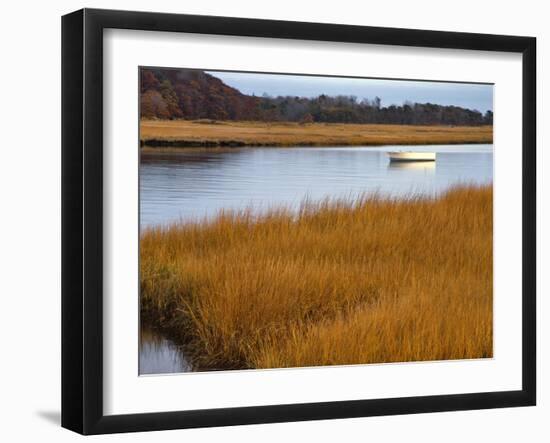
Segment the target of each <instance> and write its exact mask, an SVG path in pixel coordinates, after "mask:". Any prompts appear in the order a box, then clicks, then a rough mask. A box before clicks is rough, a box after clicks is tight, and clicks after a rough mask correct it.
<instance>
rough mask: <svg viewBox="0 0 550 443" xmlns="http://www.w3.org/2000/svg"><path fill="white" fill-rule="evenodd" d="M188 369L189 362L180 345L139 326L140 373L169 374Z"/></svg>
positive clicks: (187, 370) (189, 369) (152, 330)
mask: <svg viewBox="0 0 550 443" xmlns="http://www.w3.org/2000/svg"><path fill="white" fill-rule="evenodd" d="M190 371H191V363H190V362H189V361H188V360H187V359H186V358H185V355H184V353H183V350H182V349H181V347H180V346H178V345H176V344H175V343H174V342H173V341H171V340H168V339H167V338H165V337H163V336H162V335H161V334H160V333H158V331H155V330H154V329H151V328H148V327H141V330H140V340H139V373H140V374H142V375H145V374H169V373H174V372H190Z"/></svg>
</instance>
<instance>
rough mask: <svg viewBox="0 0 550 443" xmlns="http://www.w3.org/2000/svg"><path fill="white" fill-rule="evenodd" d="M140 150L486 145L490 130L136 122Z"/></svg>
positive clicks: (174, 121)
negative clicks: (149, 147)
mask: <svg viewBox="0 0 550 443" xmlns="http://www.w3.org/2000/svg"><path fill="white" fill-rule="evenodd" d="M140 138H141V141H142V142H143V143H144V144H150V145H155V144H159V145H161V144H163V143H167V144H173V145H174V146H178V143H179V144H181V145H182V146H194V145H196V146H203V145H206V146H219V145H231V144H235V145H239V144H241V145H243V146H344V145H345V146H356V145H359V146H369V145H419V144H458V143H492V142H493V127H492V126H452V127H451V126H420V125H417V126H415V125H378V124H348V123H311V124H306V125H302V124H299V123H288V122H286V123H285V122H268V123H264V122H242V121H239V122H229V121H224V122H209V121H189V120H141V122H140Z"/></svg>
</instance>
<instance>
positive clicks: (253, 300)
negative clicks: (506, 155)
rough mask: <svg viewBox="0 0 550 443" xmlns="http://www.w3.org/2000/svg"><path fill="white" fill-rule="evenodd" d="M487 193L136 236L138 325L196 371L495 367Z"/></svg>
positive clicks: (307, 206) (312, 209) (328, 208)
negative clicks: (438, 363) (427, 364)
mask: <svg viewBox="0 0 550 443" xmlns="http://www.w3.org/2000/svg"><path fill="white" fill-rule="evenodd" d="M492 195H493V194H492V187H491V186H462V187H456V188H454V189H452V190H450V191H448V192H447V193H445V194H443V195H442V196H440V197H438V198H432V199H428V198H415V197H411V198H409V199H407V200H393V199H385V198H379V197H377V196H370V197H369V196H364V197H360V198H356V199H347V200H326V201H322V202H316V203H314V202H306V203H304V204H303V205H302V207H301V209H300V211H299V212H298V214H295V213H292V212H290V211H288V210H285V209H277V210H272V211H271V212H269V213H267V214H264V215H259V216H258V215H254V214H253V213H252V212H251V211H243V212H239V213H229V212H226V213H221V214H220V215H219V216H218V217H217V218H215V219H212V220H210V221H203V222H200V223H199V222H196V223H194V222H187V223H183V222H182V223H176V224H172V225H170V226H166V227H156V228H147V229H145V230H143V231H142V233H141V243H140V259H141V262H140V263H141V264H140V267H141V269H140V276H141V277H140V279H141V282H140V283H141V312H142V318H143V319H145V320H147V321H150V322H152V323H153V324H154V325H155V326H157V327H159V328H161V329H163V330H164V331H165V332H166V333H167V334H169V335H170V336H171V337H172V338H174V339H176V340H178V341H180V342H182V343H185V344H186V349H188V353H189V354H190V356H191V357H192V359H193V361H194V363H195V365H196V367H197V369H201V370H207V369H240V368H281V367H298V366H319V365H347V364H365V363H379V362H404V361H421V360H447V359H469V358H484V357H491V356H492V352H493V348H492V343H493V330H492V318H493V315H492V306H493V302H492V263H493V256H492V250H493V248H492V201H493V200H492Z"/></svg>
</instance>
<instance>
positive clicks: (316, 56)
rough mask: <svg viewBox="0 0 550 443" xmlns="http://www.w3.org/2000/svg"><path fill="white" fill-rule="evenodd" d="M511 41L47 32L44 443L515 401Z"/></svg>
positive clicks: (444, 35)
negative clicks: (52, 65) (51, 258)
mask: <svg viewBox="0 0 550 443" xmlns="http://www.w3.org/2000/svg"><path fill="white" fill-rule="evenodd" d="M535 51H536V41H535V39H534V38H531V37H516V36H499V35H484V34H466V33H453V32H436V31H423V30H411V29H389V28H375V27H360V26H348V25H336V24H319V23H299V22H281V21H270V20H256V19H243V18H228V17H208V16H190V15H173V14H158V13H146V12H125V11H108V10H90V9H84V10H80V11H77V12H74V13H72V14H68V15H66V16H64V17H63V20H62V56H63V66H62V76H63V78H62V83H63V85H62V86H63V87H62V91H63V94H62V107H63V116H62V121H63V123H62V125H63V127H62V139H63V146H62V161H63V164H62V173H63V178H62V188H63V195H62V198H63V209H62V212H63V213H62V220H63V226H62V241H63V244H62V253H63V263H62V270H63V275H62V286H63V291H62V309H63V312H62V322H63V324H62V359H63V361H62V372H63V373H62V425H63V426H64V427H66V428H68V429H71V430H74V431H76V432H79V433H82V434H101V433H114V432H131V431H148V430H160V429H176V428H191V427H207V426H228V425H238V424H252V423H272V422H283V421H299V420H318V419H329V418H346V417H362V416H376V415H389V414H411V413H424V412H435V411H456V410H466V409H484V408H500V407H514V406H530V405H534V404H535V401H536V373H535V368H536V355H535V349H536V346H535V330H536V325H535V320H536V315H535V310H536V293H535V292H536V284H535V260H536V251H535V244H536V243H535V241H536V216H535V210H536V208H535V204H536V180H535V171H536V154H535V151H536V146H535V139H536V137H535V131H536V126H535V121H536V119H535V110H536V104H535V83H536V82H535V72H536V69H535V59H536V53H535Z"/></svg>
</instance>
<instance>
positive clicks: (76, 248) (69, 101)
mask: <svg viewBox="0 0 550 443" xmlns="http://www.w3.org/2000/svg"><path fill="white" fill-rule="evenodd" d="M107 28H118V29H132V30H147V31H171V32H185V33H199V34H216V35H228V36H250V37H269V38H285V39H301V40H317V41H332V42H353V43H368V44H377V45H398V46H416V47H429V48H454V49H470V50H482V51H502V52H511V53H519V54H522V63H523V98H522V100H523V114H522V115H523V117H522V118H523V120H522V129H523V136H522V137H523V138H522V143H523V145H522V158H523V164H522V171H523V189H522V195H523V202H522V205H523V214H522V220H523V232H522V240H523V246H522V248H523V250H522V253H523V257H522V263H523V266H522V279H523V281H522V285H523V286H522V291H523V292H522V389H521V390H517V391H505V392H477V393H464V394H456V395H434V396H420V397H404V398H391V399H371V400H356V401H334V402H324V403H307V404H286V405H285V404H280V405H266V406H260V407H237V408H224V409H208V410H189V411H178V412H160V413H143V414H131V415H104V413H103V408H102V404H103V374H102V371H103V343H102V324H103V318H102V315H103V300H102V283H103V279H102V278H103V276H102V269H103V228H102V223H103V197H102V195H103V189H102V188H103V184H102V183H103V181H102V180H103V148H102V138H103V111H102V109H103V87H102V83H103V30H104V29H107ZM535 85H536V39H535V38H532V37H516V36H503V35H485V34H471V33H456V32H440V31H423V30H412V29H391V28H378V27H363V26H348V25H337V24H320V23H301V22H286V21H274V20H256V19H244V18H229V17H210V16H196V15H176V14H161V13H149V12H127V11H110V10H97V9H83V10H79V11H76V12H73V13H71V14H68V15H65V16H63V18H62V426H63V427H65V428H68V429H71V430H73V431H76V432H79V433H82V434H104V433H115V432H132V431H151V430H162V429H178V428H194V427H211V426H229V425H240V424H254V423H273V422H285V421H301V420H319V419H331V418H347V417H363V416H380V415H392V414H413V413H424V412H437V411H458V410H468V409H486V408H502V407H513V406H530V405H535V403H536V353H535V350H536V341H535V340H536V337H535V332H536V275H535V274H536V89H535V87H536V86H535Z"/></svg>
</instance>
